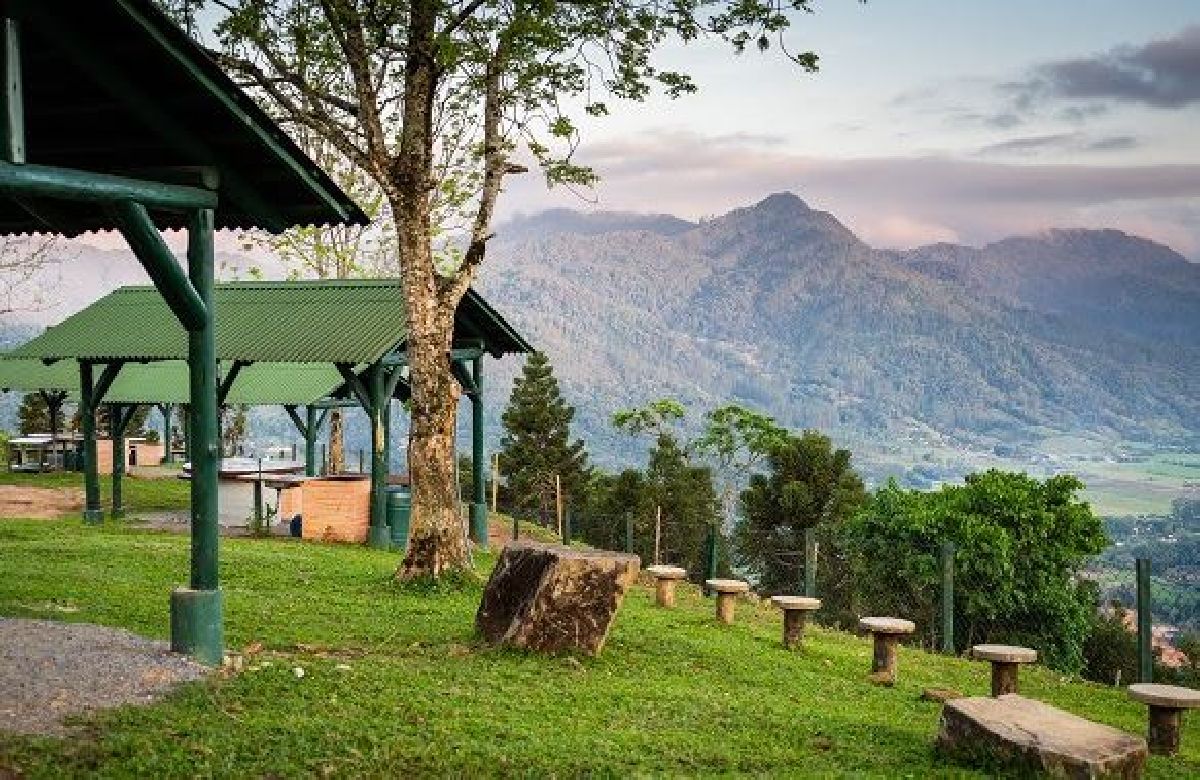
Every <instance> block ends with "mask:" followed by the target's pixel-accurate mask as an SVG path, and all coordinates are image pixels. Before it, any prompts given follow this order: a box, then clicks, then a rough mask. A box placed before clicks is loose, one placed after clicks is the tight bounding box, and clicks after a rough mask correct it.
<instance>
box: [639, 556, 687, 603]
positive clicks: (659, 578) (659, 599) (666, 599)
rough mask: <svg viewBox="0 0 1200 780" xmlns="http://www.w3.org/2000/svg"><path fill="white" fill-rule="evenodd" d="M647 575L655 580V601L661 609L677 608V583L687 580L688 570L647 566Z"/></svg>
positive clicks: (675, 567)
mask: <svg viewBox="0 0 1200 780" xmlns="http://www.w3.org/2000/svg"><path fill="white" fill-rule="evenodd" d="M646 573H647V574H649V575H650V576H651V577H653V578H654V597H655V598H654V600H655V603H656V604H658V606H660V607H665V608H667V609H670V608H671V607H673V606H675V583H676V582H678V581H679V580H682V579H686V578H687V569H681V568H679V567H678V566H647V567H646Z"/></svg>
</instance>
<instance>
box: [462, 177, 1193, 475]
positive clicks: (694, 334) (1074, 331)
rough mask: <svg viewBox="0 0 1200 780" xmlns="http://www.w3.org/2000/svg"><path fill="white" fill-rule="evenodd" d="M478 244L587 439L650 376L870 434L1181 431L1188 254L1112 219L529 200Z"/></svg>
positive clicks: (492, 292)
mask: <svg viewBox="0 0 1200 780" xmlns="http://www.w3.org/2000/svg"><path fill="white" fill-rule="evenodd" d="M489 251H490V254H489V258H488V261H487V263H485V265H484V267H483V271H482V276H481V279H480V282H479V287H480V289H481V291H482V292H483V293H484V295H485V296H487V297H488V298H489V299H490V300H493V301H495V302H497V304H498V305H499V306H500V307H501V308H502V309H503V311H504V312H505V313H506V315H507V316H508V317H509V318H510V320H511V321H512V322H513V323H514V324H515V325H516V326H517V327H518V328H519V329H521V330H522V332H523V333H525V334H526V335H527V337H529V338H530V339H531V340H532V341H533V343H534V344H536V345H537V346H538V347H539V348H540V349H542V350H543V351H545V352H547V353H548V354H549V355H550V356H551V358H552V361H553V364H554V366H555V370H556V373H557V375H558V376H559V378H560V381H561V383H562V385H563V388H564V392H565V394H566V395H567V397H568V399H569V400H570V401H571V402H572V403H574V404H575V405H576V406H577V407H578V418H577V420H578V428H579V430H580V431H581V432H582V433H583V434H584V435H585V438H587V439H588V441H589V445H590V446H591V447H592V449H593V451H595V452H597V453H598V454H599V455H600V459H601V460H607V459H610V458H617V459H623V458H622V456H623V455H625V454H627V453H628V451H629V448H630V444H629V443H628V442H624V441H622V440H621V438H620V437H618V436H616V435H615V434H614V433H613V432H612V431H611V427H610V426H609V423H608V419H609V416H610V415H611V413H612V412H613V411H614V410H616V409H619V408H623V407H626V406H630V405H635V404H642V403H645V402H647V401H649V400H652V399H654V398H659V397H662V396H673V397H677V398H679V399H680V400H682V401H683V402H684V403H685V404H687V405H688V406H689V407H691V408H692V409H694V410H695V414H694V416H695V420H696V421H698V420H699V418H700V416H701V415H702V413H703V412H704V411H706V410H707V409H710V408H712V407H713V406H716V405H719V404H722V403H727V402H730V401H733V402H738V403H742V404H745V405H748V406H752V407H755V408H758V409H761V410H763V411H766V412H768V413H770V414H772V415H774V416H775V417H776V418H777V419H778V420H779V421H780V422H781V423H783V424H785V425H788V426H791V427H795V428H805V427H812V428H820V429H824V430H827V431H830V432H831V433H833V434H834V435H835V437H840V438H842V439H844V440H848V441H853V442H862V443H866V444H867V446H874V447H879V448H884V449H886V448H888V447H892V448H894V447H896V446H897V445H899V444H902V443H906V444H911V445H914V446H942V447H954V448H963V449H967V450H974V451H985V452H996V453H1014V454H1021V453H1025V454H1029V453H1037V452H1038V449H1039V447H1040V446H1041V445H1042V443H1043V442H1046V441H1048V440H1050V439H1052V438H1055V437H1061V436H1063V435H1070V436H1078V435H1086V436H1088V437H1092V438H1096V439H1099V440H1102V441H1106V442H1111V443H1112V444H1113V445H1114V446H1116V445H1118V444H1119V443H1121V442H1137V443H1141V444H1144V445H1148V446H1152V447H1184V448H1195V447H1196V446H1198V445H1200V370H1198V369H1197V365H1200V364H1198V362H1197V358H1200V338H1198V336H1200V265H1197V264H1195V263H1192V262H1189V261H1188V260H1187V259H1185V258H1184V257H1182V256H1181V255H1179V254H1177V253H1175V252H1173V251H1172V250H1171V249H1169V248H1168V247H1165V246H1163V245H1161V244H1157V243H1154V242H1152V241H1148V240H1146V239H1142V238H1138V237H1136V236H1131V235H1127V234H1125V233H1122V232H1119V231H1115V230H1050V231H1047V232H1045V233H1042V234H1039V235H1032V236H1021V237H1014V238H1009V239H1005V240H1002V241H998V242H995V243H992V244H988V245H986V246H983V247H968V246H960V245H953V244H935V245H930V246H924V247H920V248H917V249H911V250H907V251H890V250H883V249H876V248H873V247H871V246H869V245H867V244H866V243H864V242H863V241H861V240H860V239H859V238H858V237H857V236H855V235H854V233H852V232H851V231H850V230H849V229H847V228H846V227H845V226H844V225H843V224H841V223H840V222H839V221H838V220H837V219H836V217H834V216H833V215H831V214H829V213H826V212H823V211H819V210H816V209H812V208H810V207H809V206H808V205H806V204H805V203H804V202H803V201H802V200H801V199H800V198H799V197H797V196H796V195H794V194H791V193H778V194H774V195H771V196H769V197H767V198H766V199H764V200H762V201H761V202H759V203H756V204H754V205H751V206H747V207H745V208H739V209H736V210H734V211H731V212H729V213H728V214H725V215H723V216H720V217H716V218H712V219H708V220H704V221H701V222H699V223H693V222H689V221H687V220H682V219H678V218H675V217H671V216H665V215H639V214H621V213H590V214H589V213H579V212H574V211H569V210H553V211H548V212H544V213H541V214H537V215H533V216H528V217H521V218H518V219H515V220H512V221H511V222H509V223H507V224H505V225H503V226H501V227H500V228H499V229H498V230H497V237H496V238H495V239H494V245H493V246H492V247H491V248H490V250H489ZM512 370H513V368H512V367H511V366H510V367H508V368H507V372H509V373H511V372H512ZM502 379H503V380H507V376H503V377H502ZM502 384H503V381H502ZM492 387H493V388H495V384H493V385H492ZM504 389H505V391H506V390H507V385H505V386H504ZM497 400H502V399H497Z"/></svg>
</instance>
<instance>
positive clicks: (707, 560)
mask: <svg viewBox="0 0 1200 780" xmlns="http://www.w3.org/2000/svg"><path fill="white" fill-rule="evenodd" d="M629 535H630V539H629V541H628V542H627V544H628V547H629V552H633V539H632V536H633V523H632V521H631V522H630V524H629ZM716 578H717V524H716V523H712V524H710V525H709V526H708V538H707V539H705V543H704V579H706V580H715V579H716Z"/></svg>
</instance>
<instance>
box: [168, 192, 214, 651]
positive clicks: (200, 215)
mask: <svg viewBox="0 0 1200 780" xmlns="http://www.w3.org/2000/svg"><path fill="white" fill-rule="evenodd" d="M188 277H189V280H190V282H191V286H192V288H193V289H194V291H195V293H196V294H197V296H198V297H199V299H200V301H201V302H202V304H203V316H202V318H201V319H202V320H203V322H202V323H201V325H200V327H199V328H196V329H194V330H189V332H188V375H189V378H190V384H191V425H190V429H191V444H192V450H191V461H192V565H191V581H190V583H189V584H190V587H188V588H177V589H176V590H175V591H174V592H173V593H172V594H171V649H172V650H175V651H176V652H181V653H187V654H189V655H192V656H194V657H196V659H197V660H199V661H201V662H203V663H208V664H214V665H215V664H219V663H220V662H221V659H222V655H223V654H224V644H225V642H224V636H223V619H222V605H221V591H220V589H219V586H218V583H219V576H218V564H217V544H218V530H219V529H218V516H217V512H218V510H217V469H218V455H217V454H218V442H217V349H216V346H217V345H216V321H215V317H214V310H213V309H214V307H213V282H214V278H213V277H214V258H213V211H212V209H207V208H204V209H197V210H196V211H194V212H193V213H192V218H191V222H190V224H189V226H188Z"/></svg>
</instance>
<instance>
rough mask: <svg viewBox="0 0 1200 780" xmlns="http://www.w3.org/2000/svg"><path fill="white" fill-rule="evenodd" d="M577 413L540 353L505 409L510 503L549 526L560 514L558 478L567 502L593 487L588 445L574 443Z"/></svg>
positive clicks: (503, 454)
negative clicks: (589, 481) (589, 484)
mask: <svg viewBox="0 0 1200 780" xmlns="http://www.w3.org/2000/svg"><path fill="white" fill-rule="evenodd" d="M574 417H575V409H574V407H572V406H569V405H568V404H567V402H566V401H565V400H564V399H563V397H562V393H561V392H560V390H559V387H558V380H557V379H555V377H554V369H553V368H552V367H551V365H550V359H549V358H547V357H546V355H545V354H543V353H541V352H535V353H533V354H532V355H530V356H529V358H528V359H527V360H526V361H525V367H524V369H523V370H522V372H521V376H519V377H517V378H516V379H515V380H514V381H513V390H512V396H511V397H510V398H509V402H508V408H507V409H505V410H504V416H503V417H502V421H503V423H504V437H503V438H502V439H501V442H500V445H501V450H500V471H501V473H502V474H503V475H504V477H505V480H506V489H505V493H506V495H507V498H508V503H509V504H510V506H512V508H513V509H515V510H524V511H526V512H534V513H536V514H537V515H538V516H539V517H540V518H541V520H542V521H543V522H549V520H550V518H552V517H554V513H555V496H554V491H555V482H554V478H555V475H557V476H558V478H559V480H560V481H561V484H562V492H563V500H564V503H568V504H569V502H570V501H571V499H572V497H580V495H581V492H582V489H583V487H584V485H585V483H586V482H587V477H588V465H587V452H586V451H585V450H584V445H583V442H582V441H580V440H575V441H574V442H572V441H571V420H572V419H573V418H574Z"/></svg>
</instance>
